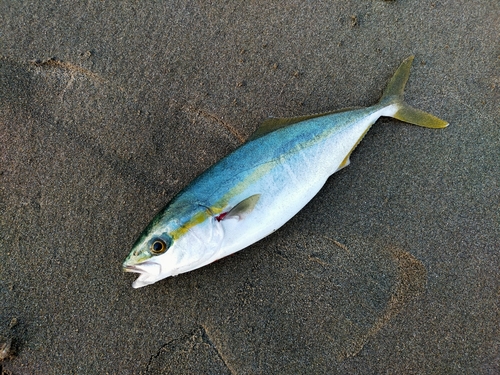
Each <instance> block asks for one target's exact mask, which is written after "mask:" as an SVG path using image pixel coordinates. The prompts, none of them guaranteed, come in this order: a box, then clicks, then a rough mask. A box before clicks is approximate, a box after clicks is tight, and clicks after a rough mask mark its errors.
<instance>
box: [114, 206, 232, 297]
mask: <svg viewBox="0 0 500 375" xmlns="http://www.w3.org/2000/svg"><path fill="white" fill-rule="evenodd" d="M189 213H190V214H189V215H187V216H186V215H184V216H183V217H181V218H179V217H176V216H177V215H175V214H172V213H170V212H168V211H167V212H166V213H165V212H161V213H160V214H158V216H157V217H155V219H153V221H152V222H151V223H150V224H149V225H148V227H147V228H146V229H145V230H144V232H143V233H142V234H141V235H140V237H139V239H138V240H137V241H136V242H135V244H134V246H133V247H132V250H131V252H130V253H129V255H128V256H127V258H126V259H125V262H124V263H123V270H124V271H125V272H135V273H138V274H139V277H138V278H137V279H136V280H135V281H134V283H133V284H132V287H133V288H141V287H143V286H146V285H150V284H153V283H155V282H157V281H159V280H162V279H164V278H166V277H169V276H175V275H178V274H180V273H184V272H188V271H191V270H194V269H196V268H199V267H202V266H204V265H205V264H208V263H210V262H211V261H213V260H215V259H213V260H211V259H212V258H213V256H214V255H215V254H216V253H217V251H218V250H219V249H220V247H221V244H222V239H223V237H224V232H223V228H222V226H221V225H220V223H219V222H218V221H217V220H216V219H215V218H214V217H213V215H211V214H210V211H209V210H207V209H206V208H205V207H199V206H197V207H195V209H193V210H189Z"/></svg>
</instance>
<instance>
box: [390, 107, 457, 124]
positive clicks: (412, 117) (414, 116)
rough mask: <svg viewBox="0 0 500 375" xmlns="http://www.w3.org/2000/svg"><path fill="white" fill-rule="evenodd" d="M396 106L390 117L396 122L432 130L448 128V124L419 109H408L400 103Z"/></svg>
mask: <svg viewBox="0 0 500 375" xmlns="http://www.w3.org/2000/svg"><path fill="white" fill-rule="evenodd" d="M398 106H399V109H398V111H397V112H396V113H395V114H394V115H393V116H392V117H394V118H397V119H398V120H401V121H404V122H408V123H410V124H413V125H418V126H423V127H425V128H432V129H439V128H446V127H447V126H448V122H446V121H444V120H441V119H440V118H438V117H436V116H434V115H431V114H430V113H427V112H424V111H421V110H420V109H416V108H413V107H410V106H409V105H408V104H406V103H401V102H400V103H398Z"/></svg>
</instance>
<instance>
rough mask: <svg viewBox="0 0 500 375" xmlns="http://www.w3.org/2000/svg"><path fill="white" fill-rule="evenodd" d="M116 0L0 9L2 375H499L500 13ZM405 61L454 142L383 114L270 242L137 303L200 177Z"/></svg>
mask: <svg viewBox="0 0 500 375" xmlns="http://www.w3.org/2000/svg"><path fill="white" fill-rule="evenodd" d="M118 3H119V2H113V1H89V2H82V3H81V4H75V2H74V1H58V2H52V3H50V2H36V1H35V2H27V1H16V2H12V1H2V2H0V43H1V44H0V55H1V56H0V90H1V91H0V147H1V150H0V157H1V159H0V214H1V216H0V225H1V228H0V337H1V342H0V355H1V356H2V357H6V358H5V359H4V360H3V361H2V362H0V368H1V369H2V370H0V372H2V373H5V374H16V375H17V374H105V373H109V374H139V373H142V374H163V373H170V374H199V373H200V374H201V373H205V374H299V373H300V374H302V373H304V374H472V373H474V374H498V373H500V364H499V362H500V354H499V353H500V347H499V341H500V338H499V337H500V334H499V328H498V327H499V326H500V321H499V320H500V319H499V296H500V294H499V293H500V292H499V290H500V285H499V284H500V282H499V273H498V270H499V266H500V262H499V255H498V253H499V248H500V214H499V212H500V207H499V202H500V186H499V185H500V184H499V181H500V177H499V176H500V173H499V162H500V141H499V139H500V130H499V129H500V125H499V120H498V119H499V118H500V111H499V108H500V105H499V102H500V95H499V92H500V75H499V67H500V59H499V57H500V55H499V52H500V51H499V49H498V41H499V34H500V23H499V22H498V20H499V16H500V3H499V2H498V1H492V0H483V1H470V0H423V1H420V0H419V1H416V0H414V1H412V0H410V1H404V0H396V1H382V0H362V1H360V0H350V1H345V0H342V1H332V0H329V1H324V2H308V3H306V2H304V1H279V2H274V1H262V2H255V1H247V2H244V4H242V2H240V1H229V2H225V3H224V4H222V3H220V4H219V3H215V4H212V5H207V4H206V2H203V1H199V2H189V1H188V2H186V1H170V2H166V3H164V4H162V3H161V2H151V1H128V2H120V3H121V4H120V5H117V4H118ZM411 54H415V56H416V57H415V62H414V66H413V69H412V74H411V76H410V80H409V82H408V85H407V90H406V99H407V101H408V102H409V103H410V104H411V105H413V106H415V107H417V108H420V109H423V110H426V111H429V112H431V113H433V114H435V115H437V116H439V117H442V118H444V119H446V120H448V121H449V122H450V124H451V125H450V126H449V127H448V128H447V129H444V130H432V129H423V128H419V127H415V126H411V125H406V124H403V123H401V122H398V121H396V120H392V119H381V120H380V121H379V122H378V123H377V124H376V125H375V126H374V127H373V128H372V130H371V131H370V132H369V134H368V135H367V136H366V138H365V139H364V140H363V142H362V143H361V145H360V146H359V147H358V149H357V150H356V152H355V153H354V154H353V156H352V158H351V160H352V164H351V165H350V166H349V167H348V168H346V169H344V170H342V171H341V172H339V173H337V174H336V175H334V177H332V178H330V180H329V181H328V182H327V184H326V185H325V187H324V188H323V190H322V191H321V192H320V193H319V194H318V196H317V197H316V198H315V199H314V200H313V201H312V202H311V203H310V204H309V205H307V206H306V207H305V208H304V210H302V211H301V212H300V213H299V214H298V215H297V216H296V217H295V218H293V219H292V220H291V221H290V222H289V223H287V224H286V225H285V226H284V227H283V228H282V229H280V230H279V231H278V232H276V233H275V234H273V235H271V236H269V237H267V238H266V239H264V240H262V241H260V242H259V243H257V244H255V245H253V246H251V247H250V248H248V249H246V250H244V251H242V252H239V253H237V254H235V255H233V256H231V257H228V258H225V259H223V260H221V261H219V262H216V263H214V264H212V265H210V266H207V267H205V268H202V269H200V270H197V271H194V272H191V273H187V274H184V275H180V276H177V277H175V278H169V279H166V280H163V281H161V282H158V283H156V284H154V285H152V286H148V287H145V288H143V289H138V290H134V289H132V288H131V283H132V281H133V280H134V278H135V276H134V275H132V274H124V273H122V271H121V263H122V261H123V260H124V258H125V256H126V255H127V254H128V252H129V250H130V248H131V246H132V244H133V242H134V240H135V239H136V237H137V236H138V234H139V233H140V232H141V231H142V229H143V228H144V226H145V225H146V224H147V223H148V222H149V220H150V219H151V218H152V217H153V215H154V214H155V213H156V211H158V210H159V209H160V208H161V207H162V206H163V205H164V204H165V203H167V202H168V200H169V199H171V198H172V197H173V195H174V194H175V193H176V192H178V191H179V190H180V189H181V188H182V187H183V186H185V185H186V184H187V183H188V182H189V181H190V180H191V179H193V178H194V177H195V176H196V175H197V174H199V173H200V172H202V171H203V170H204V169H205V168H207V167H208V166H210V165H212V164H213V163H215V162H216V161H217V160H219V159H220V158H222V157H223V156H224V155H226V154H227V153H229V152H230V151H231V150H233V149H235V148H236V147H237V146H238V145H239V144H241V142H242V141H244V139H246V138H247V137H248V136H249V135H250V134H251V133H252V132H253V131H254V130H255V129H256V128H257V126H258V125H259V123H260V122H261V121H262V120H264V119H265V118H266V117H268V116H296V115H304V114H310V113H315V112H321V111H327V110H333V109H338V108H342V107H349V106H366V105H370V104H373V103H375V102H376V101H377V100H378V98H379V96H380V94H381V92H382V90H383V89H384V87H385V85H386V83H387V80H388V79H389V78H390V77H391V75H392V73H393V72H394V71H395V69H396V68H397V66H398V65H399V63H400V62H401V61H402V60H403V59H404V58H406V57H408V56H409V55H411ZM7 342H11V346H10V348H4V350H2V347H1V344H2V343H3V344H6V343H7Z"/></svg>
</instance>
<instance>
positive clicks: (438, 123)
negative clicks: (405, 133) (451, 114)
mask: <svg viewBox="0 0 500 375" xmlns="http://www.w3.org/2000/svg"><path fill="white" fill-rule="evenodd" d="M413 58H414V56H410V57H408V58H407V59H406V60H404V61H403V62H402V63H401V65H400V66H399V68H398V70H396V73H394V75H393V76H392V78H391V80H390V81H389V83H388V85H387V88H386V89H385V90H384V93H383V95H382V98H381V99H380V102H379V103H380V104H387V105H390V104H396V105H397V107H398V110H397V112H396V113H395V114H394V115H393V116H392V117H394V118H396V119H398V120H401V121H404V122H408V123H410V124H413V125H418V126H423V127H426V128H433V129H437V128H445V127H447V126H448V122H446V121H444V120H441V119H440V118H438V117H436V116H433V115H431V114H430V113H427V112H424V111H421V110H419V109H416V108H413V107H411V106H409V105H408V104H406V103H405V102H404V101H403V95H404V89H405V85H406V82H407V81H408V76H409V75H410V68H411V64H412V62H413Z"/></svg>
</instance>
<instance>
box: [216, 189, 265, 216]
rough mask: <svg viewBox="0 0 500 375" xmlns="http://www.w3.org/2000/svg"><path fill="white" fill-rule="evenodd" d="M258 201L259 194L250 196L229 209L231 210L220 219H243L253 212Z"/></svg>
mask: <svg viewBox="0 0 500 375" xmlns="http://www.w3.org/2000/svg"><path fill="white" fill-rule="evenodd" d="M259 199H260V194H254V195H251V196H250V197H248V198H246V199H244V200H242V201H241V202H240V203H238V204H237V205H236V206H234V207H233V208H231V210H230V211H229V212H228V213H227V214H226V215H224V217H223V218H221V219H229V218H231V217H237V218H238V220H241V219H243V218H244V217H245V216H246V215H248V214H249V213H250V212H252V211H253V209H254V208H255V205H256V204H257V202H258V201H259Z"/></svg>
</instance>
